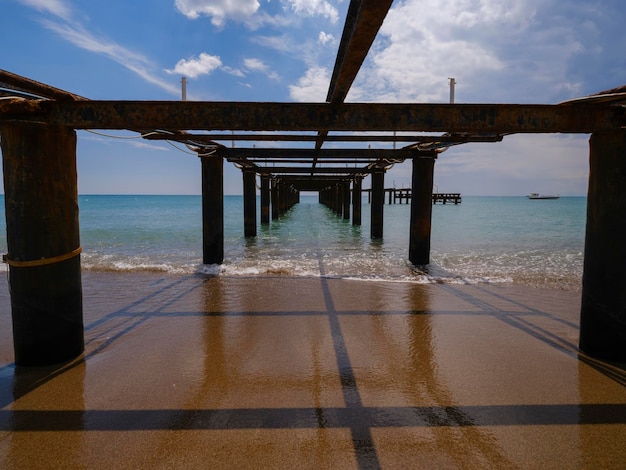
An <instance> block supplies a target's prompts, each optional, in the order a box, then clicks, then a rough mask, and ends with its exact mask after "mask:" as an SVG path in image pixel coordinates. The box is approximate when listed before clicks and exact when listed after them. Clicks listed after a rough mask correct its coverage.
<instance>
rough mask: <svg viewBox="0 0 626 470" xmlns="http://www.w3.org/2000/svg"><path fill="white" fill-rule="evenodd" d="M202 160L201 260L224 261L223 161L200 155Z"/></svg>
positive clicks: (208, 262) (217, 262) (208, 261)
mask: <svg viewBox="0 0 626 470" xmlns="http://www.w3.org/2000/svg"><path fill="white" fill-rule="evenodd" d="M200 161H201V162H202V262H203V263H204V264H221V263H222V262H223V261H224V161H223V160H222V158H221V157H211V156H206V157H200Z"/></svg>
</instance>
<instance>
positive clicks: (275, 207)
mask: <svg viewBox="0 0 626 470" xmlns="http://www.w3.org/2000/svg"><path fill="white" fill-rule="evenodd" d="M279 217H280V194H279V191H278V183H277V182H276V180H275V179H272V220H276V219H278V218H279Z"/></svg>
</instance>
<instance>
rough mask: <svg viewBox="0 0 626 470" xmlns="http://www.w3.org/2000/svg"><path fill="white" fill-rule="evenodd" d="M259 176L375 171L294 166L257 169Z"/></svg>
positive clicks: (352, 173) (368, 170)
mask: <svg viewBox="0 0 626 470" xmlns="http://www.w3.org/2000/svg"><path fill="white" fill-rule="evenodd" d="M254 171H255V172H257V173H258V174H263V175H270V174H273V175H278V174H309V173H314V174H317V175H354V174H357V175H360V174H368V173H371V172H372V171H374V170H373V169H372V168H367V167H362V168H354V167H319V166H318V167H317V168H315V169H313V168H311V167H294V166H281V167H271V166H269V167H256V168H255V169H254Z"/></svg>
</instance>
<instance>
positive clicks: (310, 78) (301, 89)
mask: <svg viewBox="0 0 626 470" xmlns="http://www.w3.org/2000/svg"><path fill="white" fill-rule="evenodd" d="M329 84H330V72H329V71H328V69H326V68H324V67H311V68H309V69H308V70H307V71H306V73H305V74H304V76H303V77H300V78H299V79H298V83H297V84H296V85H290V86H289V95H290V96H291V99H293V100H295V101H301V102H309V101H312V102H320V101H324V100H325V99H326V95H327V94H328V85H329Z"/></svg>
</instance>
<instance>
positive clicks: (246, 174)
mask: <svg viewBox="0 0 626 470" xmlns="http://www.w3.org/2000/svg"><path fill="white" fill-rule="evenodd" d="M243 234H244V236H245V237H256V174H255V173H254V171H251V170H243Z"/></svg>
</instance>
